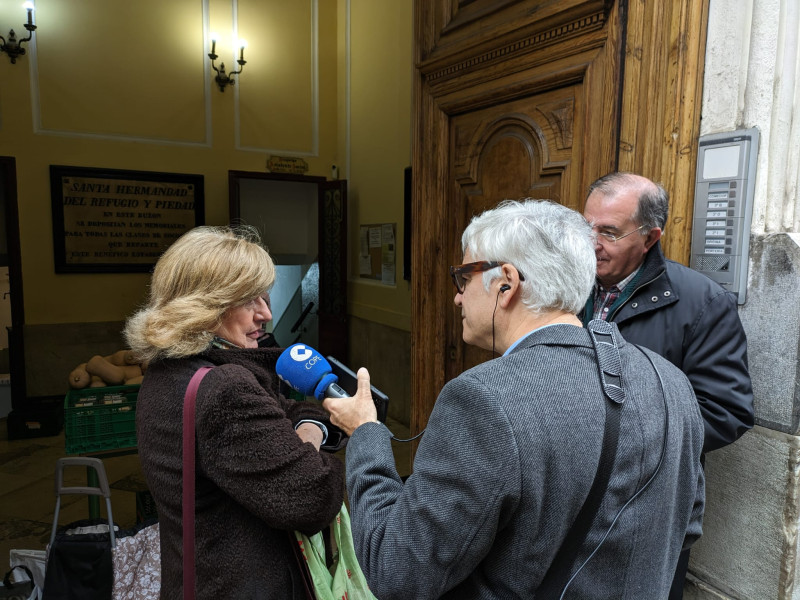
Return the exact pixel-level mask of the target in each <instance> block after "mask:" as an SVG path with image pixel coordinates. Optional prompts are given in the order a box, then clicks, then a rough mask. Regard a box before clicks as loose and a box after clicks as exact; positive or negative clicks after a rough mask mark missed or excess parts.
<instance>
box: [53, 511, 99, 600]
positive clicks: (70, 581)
mask: <svg viewBox="0 0 800 600" xmlns="http://www.w3.org/2000/svg"><path fill="white" fill-rule="evenodd" d="M82 528H92V529H95V530H97V532H96V533H83V532H81V529H82ZM112 558H113V557H112V553H111V537H110V535H109V532H108V521H105V520H103V519H84V520H81V521H75V522H73V523H70V524H69V525H65V526H64V527H61V528H60V529H59V530H58V532H57V533H56V536H55V540H54V541H53V543H52V544H51V545H50V550H49V552H48V556H47V569H46V570H45V577H44V590H43V594H42V600H110V599H111V590H112V589H113V585H114V568H113V562H112Z"/></svg>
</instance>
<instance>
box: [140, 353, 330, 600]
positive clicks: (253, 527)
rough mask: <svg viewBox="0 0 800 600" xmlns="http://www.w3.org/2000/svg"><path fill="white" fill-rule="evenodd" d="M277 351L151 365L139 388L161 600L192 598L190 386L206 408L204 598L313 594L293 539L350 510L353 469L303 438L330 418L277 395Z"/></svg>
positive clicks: (199, 549)
mask: <svg viewBox="0 0 800 600" xmlns="http://www.w3.org/2000/svg"><path fill="white" fill-rule="evenodd" d="M279 355H280V350H279V349H274V348H259V349H254V350H238V349H232V350H210V351H208V352H205V353H203V354H201V355H198V356H196V357H190V358H186V359H167V360H162V361H157V362H155V363H153V364H152V365H151V366H150V368H149V369H148V370H147V374H146V376H145V378H144V381H143V383H142V387H141V390H140V392H139V398H138V403H137V411H136V425H137V434H138V444H139V456H140V459H141V463H142V469H143V471H144V474H145V478H146V480H147V485H148V487H149V488H150V491H151V493H152V494H153V497H154V499H155V502H156V508H157V509H158V516H159V522H160V527H161V563H162V567H161V575H162V587H161V597H162V598H170V599H172V598H180V597H182V572H183V564H182V560H183V559H182V550H181V544H182V541H181V540H182V535H181V489H182V488H181V485H182V484H181V455H182V453H181V439H182V431H181V429H182V420H181V419H182V405H183V397H184V393H185V391H186V386H187V385H188V383H189V379H190V378H191V377H192V375H193V374H194V372H195V371H196V370H197V369H198V368H199V367H201V366H207V365H215V368H214V369H212V370H211V371H209V372H208V374H207V375H206V376H205V379H203V382H202V383H201V384H200V388H199V390H198V394H197V408H196V432H197V433H196V436H197V442H196V481H197V484H196V486H197V487H196V510H195V531H196V542H195V557H196V558H195V562H196V581H197V598H198V599H202V598H234V597H235V598H247V599H250V598H269V599H273V598H275V599H283V598H287V599H289V598H291V599H294V598H304V596H303V593H302V591H301V590H302V587H301V586H302V584H301V582H300V572H299V569H298V567H297V565H296V563H295V559H294V556H293V555H292V550H291V547H290V534H291V532H292V531H293V530H295V529H299V530H302V531H304V532H307V533H313V532H317V531H319V530H321V529H322V528H324V527H325V526H326V525H328V524H329V523H330V522H331V521H332V520H333V518H334V517H335V515H336V514H337V512H338V511H339V509H340V507H341V505H342V499H343V478H344V468H343V463H342V462H341V461H340V460H339V459H338V458H337V457H336V456H333V455H331V454H327V453H324V452H323V453H320V452H317V451H316V450H315V449H314V447H313V446H312V445H311V444H307V443H303V442H301V440H300V438H299V437H298V436H297V434H296V433H295V431H294V427H293V423H296V422H297V421H299V420H300V419H301V418H316V419H318V420H326V421H327V419H326V417H325V416H324V415H325V413H324V411H322V409H321V408H319V407H318V406H317V405H316V404H315V403H313V402H294V401H291V400H287V399H286V398H284V397H283V396H282V395H281V394H280V393H279V392H278V379H277V376H276V375H275V361H276V360H277V358H278V356H279Z"/></svg>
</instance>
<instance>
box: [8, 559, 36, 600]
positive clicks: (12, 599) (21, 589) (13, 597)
mask: <svg viewBox="0 0 800 600" xmlns="http://www.w3.org/2000/svg"><path fill="white" fill-rule="evenodd" d="M14 569H22V570H23V571H25V573H27V574H28V581H19V582H17V583H11V573H13V572H14ZM33 590H34V583H33V574H32V573H31V571H30V569H29V568H28V567H26V566H25V565H15V566H13V567H11V570H10V571H9V572H8V573H6V576H5V577H4V578H3V587H0V598H3V599H4V600H28V598H30V597H31V594H33Z"/></svg>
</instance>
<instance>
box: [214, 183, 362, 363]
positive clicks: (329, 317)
mask: <svg viewBox="0 0 800 600" xmlns="http://www.w3.org/2000/svg"><path fill="white" fill-rule="evenodd" d="M243 179H259V180H264V181H289V182H291V181H294V182H297V183H306V184H308V183H312V184H315V185H316V186H317V199H318V207H319V208H318V210H319V213H318V214H319V219H318V223H319V224H318V229H319V231H318V236H319V237H318V253H319V289H320V296H319V301H320V305H319V308H318V310H317V316H318V318H319V344H320V347H319V348H318V350H320V351H321V352H323V353H324V354H326V355H332V356H335V357H337V358H339V359H341V360H345V359H346V358H347V356H348V327H347V254H346V252H347V182H346V181H345V180H341V179H338V180H330V181H329V180H328V179H326V178H325V177H322V176H316V175H299V174H298V175H295V174H290V173H262V172H258V171H228V202H229V215H230V219H231V222H232V223H235V222H238V219H239V218H240V217H241V211H240V206H239V196H240V187H241V186H240V182H241V181H242V180H243Z"/></svg>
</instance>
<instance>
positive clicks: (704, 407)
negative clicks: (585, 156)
mask: <svg viewBox="0 0 800 600" xmlns="http://www.w3.org/2000/svg"><path fill="white" fill-rule="evenodd" d="M668 208H669V196H668V194H667V192H666V191H665V190H664V188H663V187H661V186H660V185H658V184H656V183H653V182H652V181H650V180H649V179H647V178H645V177H642V176H640V175H634V174H631V173H611V174H609V175H606V176H605V177H602V178H600V179H598V180H597V181H595V182H594V183H593V184H592V185H591V186H590V187H589V195H588V197H587V199H586V205H585V208H584V213H583V214H584V217H586V219H587V220H588V221H589V222H590V223H591V224H592V227H593V229H594V231H595V233H596V234H597V242H596V245H595V252H596V255H597V281H596V282H595V287H594V292H593V294H592V295H591V296H590V298H589V300H588V302H587V303H586V307H585V308H584V313H583V322H584V324H586V323H588V322H589V321H590V320H592V319H593V318H595V319H603V320H607V321H613V322H615V323H617V326H618V327H619V330H620V332H621V333H622V335H623V337H624V338H625V339H626V340H627V341H629V342H631V343H634V344H638V345H640V346H644V347H646V348H649V349H651V350H653V351H654V352H657V353H659V354H661V355H662V356H663V357H665V358H666V359H667V360H669V361H670V362H671V363H672V364H674V365H675V366H677V367H678V368H680V369H681V370H682V371H683V372H684V373H685V374H686V376H687V377H688V378H689V381H690V382H691V384H692V388H693V389H694V392H695V395H696V396H697V402H698V404H699V405H700V412H701V414H702V415H703V421H704V423H705V442H704V446H703V451H704V452H709V451H711V450H716V449H717V448H721V447H722V446H725V445H727V444H730V443H732V442H734V441H735V440H737V439H738V438H739V437H740V436H741V435H742V434H743V433H744V432H745V431H747V430H748V429H750V428H751V427H752V426H753V389H752V385H751V383H750V375H749V373H748V370H747V339H746V337H745V334H744V330H743V329H742V324H741V321H740V320H739V313H738V312H737V309H736V299H735V298H734V296H733V295H732V294H731V293H729V292H727V291H725V290H724V289H723V288H722V287H721V286H719V285H718V284H717V283H715V282H713V281H712V280H711V279H709V278H708V277H706V276H705V275H702V274H701V273H698V272H696V271H693V270H692V269H689V268H688V267H685V266H683V265H681V264H679V263H676V262H673V261H671V260H667V259H666V258H664V254H663V252H662V251H661V244H660V242H659V240H660V238H661V233H662V232H663V230H664V226H665V225H666V222H667V214H668ZM688 562H689V552H688V550H687V551H686V552H684V553H683V554H682V555H681V560H680V562H679V563H678V568H677V571H676V573H675V580H674V581H673V585H672V590H671V592H670V599H673V598H677V599H679V598H682V597H683V584H684V579H685V576H686V568H687V566H688Z"/></svg>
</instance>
